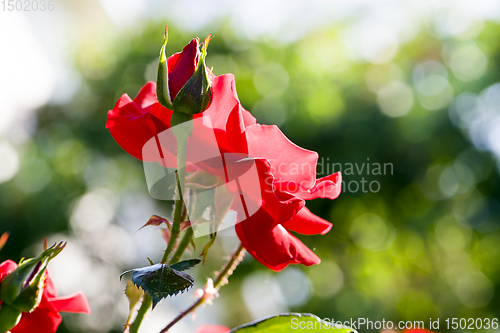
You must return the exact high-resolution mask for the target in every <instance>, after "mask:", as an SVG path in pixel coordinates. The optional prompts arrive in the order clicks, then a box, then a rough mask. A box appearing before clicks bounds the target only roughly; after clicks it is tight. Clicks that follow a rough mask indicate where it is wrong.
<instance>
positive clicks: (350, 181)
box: [0, 0, 500, 333]
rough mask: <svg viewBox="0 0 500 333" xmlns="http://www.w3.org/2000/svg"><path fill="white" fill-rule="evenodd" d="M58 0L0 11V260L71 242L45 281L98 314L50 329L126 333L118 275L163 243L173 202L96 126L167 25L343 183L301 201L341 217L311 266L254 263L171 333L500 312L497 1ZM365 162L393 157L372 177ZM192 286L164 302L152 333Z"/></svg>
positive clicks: (220, 252) (143, 70)
mask: <svg viewBox="0 0 500 333" xmlns="http://www.w3.org/2000/svg"><path fill="white" fill-rule="evenodd" d="M54 5H55V6H54V10H53V11H45V12H42V11H38V12H33V11H32V12H15V11H14V12H10V11H6V10H0V45H1V51H0V233H1V232H3V231H9V232H10V233H11V236H10V239H9V241H8V243H7V244H6V246H5V248H4V249H2V250H1V251H0V261H3V260H5V259H7V258H10V259H13V260H16V261H18V260H19V259H20V258H21V257H22V256H32V255H35V254H37V253H38V252H39V251H40V250H41V248H42V244H43V237H47V238H48V240H49V242H56V241H60V240H65V241H68V242H69V244H68V246H67V248H66V249H65V250H64V251H63V253H62V254H61V255H60V256H59V257H57V259H55V260H54V261H53V262H52V263H51V266H50V268H51V273H52V275H53V276H54V279H55V280H56V283H57V285H58V287H59V291H60V293H61V294H69V293H73V292H76V291H78V290H82V291H84V292H85V293H86V295H87V297H88V298H89V301H90V304H91V307H92V310H93V313H92V315H91V316H85V315H65V316H64V321H63V324H62V325H61V326H60V328H59V330H58V332H75V333H77V332H85V333H88V332H121V330H122V326H121V325H122V324H123V323H124V320H125V318H126V315H127V312H128V305H127V300H126V298H125V296H124V293H123V290H124V282H120V281H119V279H118V276H119V274H120V273H121V272H122V271H124V270H126V269H130V268H133V267H137V266H145V265H147V261H146V257H151V258H153V259H154V260H156V261H157V260H159V257H160V254H161V251H162V249H163V248H164V246H165V244H164V242H163V240H162V237H161V235H160V233H159V231H158V230H157V229H154V228H150V229H148V228H145V229H142V230H140V231H138V229H139V228H140V227H141V226H142V225H143V224H144V223H145V222H146V221H147V219H148V218H149V216H151V215H152V214H158V215H164V216H168V215H169V214H170V210H171V204H170V203H168V202H162V201H156V200H154V199H152V198H151V197H150V196H149V194H148V191H147V187H146V183H145V179H144V174H143V170H142V163H141V162H140V161H138V160H135V159H134V158H132V157H130V156H129V155H127V154H126V153H125V152H124V151H122V150H121V149H120V147H119V146H118V145H117V144H116V143H115V142H114V141H113V139H112V137H111V136H110V135H109V133H108V131H107V130H106V129H105V122H106V113H107V111H108V110H109V109H111V108H113V106H114V104H115V102H116V101H117V100H118V98H119V97H120V95H121V94H123V93H128V94H129V95H130V96H132V97H133V96H135V95H136V93H137V92H138V91H139V89H140V87H141V86H142V85H143V84H144V83H145V82H146V81H148V80H154V79H155V72H156V66H157V60H156V59H157V55H158V51H159V48H160V46H161V42H162V38H163V29H164V26H165V25H166V24H168V26H169V31H170V38H169V45H168V53H169V54H172V53H174V52H178V51H180V50H181V49H182V46H183V45H185V44H186V43H187V42H188V41H189V40H190V39H191V38H193V37H197V36H198V37H201V38H203V37H204V36H206V35H207V34H208V33H209V32H213V33H214V36H215V38H214V39H213V40H212V42H211V43H210V47H209V55H208V58H207V62H208V65H209V67H212V66H213V70H214V72H215V74H217V75H219V74H223V73H227V72H231V73H234V75H235V76H236V86H237V90H238V95H239V97H240V100H241V102H242V104H243V106H244V107H245V108H246V109H248V110H250V111H251V112H252V113H253V114H254V115H255V116H256V117H257V120H258V121H259V122H260V123H264V124H277V125H278V126H279V127H280V128H281V129H282V131H283V132H284V133H285V134H286V135H287V136H288V137H289V138H290V139H291V140H292V141H293V142H295V143H297V144H298V145H300V146H303V147H305V148H308V149H311V150H316V151H318V152H319V154H320V166H321V167H320V169H321V170H320V169H319V170H318V172H319V173H320V174H321V173H322V174H323V175H326V171H327V169H329V170H330V171H331V169H332V168H335V169H336V170H338V169H339V168H340V167H342V168H343V170H342V171H344V177H343V178H344V181H345V188H344V191H343V193H342V194H341V196H340V197H339V198H338V199H336V200H335V201H328V200H315V201H313V202H310V203H308V207H310V208H311V210H312V211H313V212H315V213H316V214H318V215H320V216H322V217H323V218H325V219H327V220H329V221H331V222H333V223H334V228H333V229H332V231H331V232H330V233H328V234H327V235H325V236H307V237H304V236H299V238H300V239H301V240H303V241H304V242H305V243H306V244H307V245H308V246H309V247H310V248H313V249H314V250H315V251H316V253H317V254H318V255H319V256H320V257H321V258H322V260H323V261H322V263H321V265H318V266H314V267H308V268H307V267H298V266H293V267H289V268H287V269H286V270H284V271H282V272H280V273H274V272H271V271H269V270H267V269H265V268H264V267H263V266H262V265H261V264H259V263H258V262H256V261H255V260H253V259H252V258H250V257H249V256H247V258H246V259H245V261H244V262H243V263H242V264H241V265H240V267H239V268H238V269H237V270H236V272H235V273H234V275H233V276H232V277H231V278H230V284H229V285H228V286H225V287H224V288H223V289H222V290H221V297H220V298H219V299H217V300H216V301H215V303H214V305H213V306H211V307H205V308H202V309H199V310H198V311H197V316H196V319H195V320H190V319H188V320H185V321H184V322H182V323H181V324H180V325H179V326H178V327H177V328H176V330H172V331H173V332H191V331H193V330H194V328H195V327H196V326H197V325H198V324H200V323H203V322H209V323H219V324H224V325H227V326H230V327H234V326H237V325H239V324H242V323H244V322H247V321H250V320H252V319H256V318H260V317H263V316H267V315H271V314H275V313H279V312H286V311H297V312H310V313H314V314H316V315H318V316H320V317H327V318H334V319H335V320H337V319H339V320H349V319H350V318H358V317H362V318H369V319H370V320H373V321H375V320H381V319H382V318H385V319H386V320H393V321H398V320H410V321H415V320H424V321H425V322H426V325H427V323H428V321H429V318H433V319H437V318H441V327H440V329H439V331H442V332H445V331H448V330H447V329H446V326H445V325H444V322H443V321H444V320H445V319H446V318H453V317H458V318H469V317H472V318H493V317H496V318H498V317H500V311H499V310H500V306H499V305H500V230H499V227H500V202H499V199H500V177H499V168H500V164H499V161H500V2H498V1H496V0H475V1H463V0H454V1H404V2H403V1H368V0H352V1H319V0H316V1H307V2H306V1H298V0H296V1H285V0H280V1H277V0H276V1H263V0H253V1H247V0H245V1H228V0H217V1H201V0H193V1H189V2H185V1H180V0H179V1H156V0H133V1H127V2H122V1H117V0H100V1H95V0H89V1H84V2H83V1H76V0H72V1H64V0H55V2H54ZM334 163H336V164H334ZM349 163H352V165H353V166H354V170H352V172H350V171H349V170H348V168H349ZM374 163H380V164H382V165H383V164H387V165H390V166H391V168H389V169H386V172H382V174H381V175H380V174H377V172H373V167H374ZM356 164H357V166H358V168H361V167H362V166H363V165H364V167H363V170H359V171H358V170H356ZM367 166H370V171H369V172H368V170H367ZM363 181H366V183H365V191H363V190H362V189H361V187H359V188H358V189H357V190H356V184H357V185H358V186H361V185H362V182H363ZM372 182H376V183H373V186H372V188H371V189H373V190H371V189H369V188H368V185H369V184H371V183H372ZM377 184H378V185H379V186H376V185H377ZM377 189H378V190H377ZM206 241H207V239H206V238H201V239H198V240H197V244H198V248H197V250H196V252H195V254H194V255H198V254H199V253H200V252H201V249H202V248H203V245H204V243H205V242H206ZM235 244H236V239H235V237H234V234H232V233H231V232H226V233H224V234H221V235H220V237H218V239H217V242H216V244H215V246H214V247H213V248H212V250H211V252H210V255H209V259H208V263H207V265H205V266H204V267H200V268H196V269H194V270H193V271H192V274H193V275H194V276H195V278H196V281H197V282H196V287H201V286H202V285H203V284H204V281H205V279H206V277H208V276H210V275H211V273H212V272H213V271H214V270H216V269H218V268H219V267H220V265H222V263H223V257H224V256H225V255H227V253H229V251H230V250H231V249H232V248H233V247H234V245H235ZM191 294H192V291H191V292H189V293H186V294H184V295H182V296H179V297H177V298H175V299H167V300H165V301H163V302H162V303H161V304H160V305H159V306H158V308H157V310H155V311H154V313H152V314H151V315H149V316H148V318H147V320H146V322H145V324H144V332H155V331H159V329H160V328H162V327H163V326H164V325H165V324H166V322H167V321H168V319H169V318H172V317H173V316H175V314H176V313H178V311H179V310H180V309H182V308H184V307H186V306H187V305H188V304H189V303H190V302H192V298H191ZM490 331H494V330H490ZM496 331H497V332H498V330H496Z"/></svg>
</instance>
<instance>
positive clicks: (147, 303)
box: [130, 138, 192, 333]
mask: <svg viewBox="0 0 500 333" xmlns="http://www.w3.org/2000/svg"><path fill="white" fill-rule="evenodd" d="M186 148H187V138H186V139H185V141H181V140H177V172H176V178H177V193H178V194H179V198H178V199H177V200H175V206H174V221H173V223H172V233H171V235H170V239H169V241H168V245H167V249H166V250H165V253H164V254H163V258H162V259H161V263H162V264H165V263H166V262H167V260H168V256H169V255H170V252H172V249H173V248H174V245H175V243H176V240H177V237H178V236H179V232H180V225H181V222H182V221H181V219H182V215H183V214H182V213H183V210H184V207H183V206H184V201H183V199H182V189H183V188H184V183H185V177H186ZM189 229H191V228H189ZM189 229H188V230H189ZM191 232H192V229H191ZM186 233H188V231H186ZM183 241H184V240H183ZM187 245H189V242H187ZM187 245H186V246H185V247H184V250H185V249H186V247H187ZM180 255H182V253H181V254H180ZM152 302H153V300H152V298H151V296H150V295H149V294H148V293H147V292H144V297H143V299H142V304H141V307H140V308H139V312H137V316H136V317H135V320H134V323H133V324H132V326H130V333H138V332H139V327H140V326H141V324H142V321H143V320H144V316H145V315H146V313H147V312H148V310H149V308H150V307H151V304H152Z"/></svg>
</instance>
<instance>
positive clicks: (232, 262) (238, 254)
mask: <svg viewBox="0 0 500 333" xmlns="http://www.w3.org/2000/svg"><path fill="white" fill-rule="evenodd" d="M244 251H245V249H244V248H243V245H241V244H240V245H239V246H238V248H237V249H236V250H235V251H234V252H233V255H232V256H231V257H230V258H229V260H228V262H227V263H226V264H225V265H224V267H223V268H222V271H221V272H220V273H219V274H218V275H217V277H216V278H215V281H214V288H216V289H217V290H219V289H220V287H222V286H223V285H224V284H225V282H227V279H228V277H229V276H230V275H231V274H232V273H233V271H234V270H235V269H236V266H238V264H239V263H240V262H241V259H242V255H243V254H244ZM203 303H205V297H204V296H201V297H200V298H199V299H198V300H197V301H196V302H194V303H193V304H192V305H191V306H190V307H189V308H187V309H186V310H184V311H182V312H181V313H179V315H178V316H177V317H175V318H174V320H172V321H171V322H170V323H169V324H168V325H167V326H165V328H164V329H163V330H161V332H160V333H166V332H168V330H169V329H171V328H172V326H174V325H175V324H177V323H178V322H179V321H180V320H181V319H182V318H184V317H186V316H187V315H188V314H189V313H191V312H193V311H194V310H196V308H197V307H199V306H200V305H202V304H203Z"/></svg>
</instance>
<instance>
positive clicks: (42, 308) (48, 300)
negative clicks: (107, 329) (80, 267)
mask: <svg viewBox="0 0 500 333" xmlns="http://www.w3.org/2000/svg"><path fill="white" fill-rule="evenodd" d="M16 268H17V264H16V263H15V262H13V261H11V260H7V261H4V262H3V263H1V264H0V282H1V281H2V280H3V279H4V278H5V276H7V275H8V274H9V273H10V272H12V271H14V270H15V269H16ZM0 304H1V302H0ZM59 312H81V313H87V314H89V313H90V307H89V304H88V302H87V299H86V298H85V296H84V295H83V294H82V293H81V292H79V293H76V294H74V295H70V296H65V297H58V295H57V290H56V287H55V285H54V282H53V281H52V280H51V278H50V275H48V273H47V279H46V286H45V288H44V290H43V295H42V300H41V302H40V304H39V305H38V307H37V308H36V309H35V310H34V311H32V312H29V313H27V312H23V314H22V317H21V321H20V322H19V323H18V324H17V325H16V326H15V327H14V328H13V329H11V330H10V331H11V332H12V333H33V332H37V333H54V332H56V331H57V328H58V326H59V324H60V323H61V321H62V317H61V315H60V314H59Z"/></svg>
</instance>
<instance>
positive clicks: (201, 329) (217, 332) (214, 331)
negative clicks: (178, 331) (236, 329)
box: [195, 325, 230, 333]
mask: <svg viewBox="0 0 500 333" xmlns="http://www.w3.org/2000/svg"><path fill="white" fill-rule="evenodd" d="M229 331H230V329H229V328H227V327H225V326H221V325H201V326H198V328H197V329H196V332H195V333H226V332H229Z"/></svg>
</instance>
